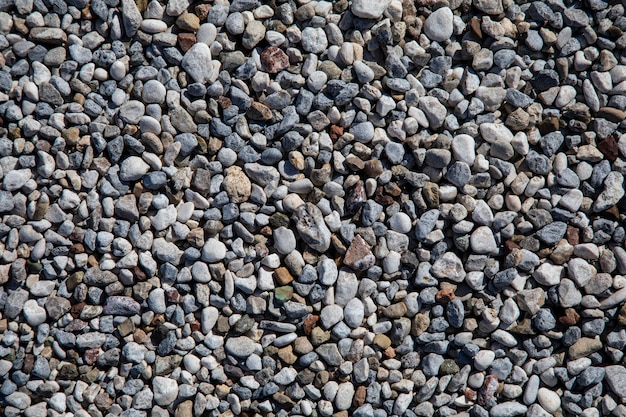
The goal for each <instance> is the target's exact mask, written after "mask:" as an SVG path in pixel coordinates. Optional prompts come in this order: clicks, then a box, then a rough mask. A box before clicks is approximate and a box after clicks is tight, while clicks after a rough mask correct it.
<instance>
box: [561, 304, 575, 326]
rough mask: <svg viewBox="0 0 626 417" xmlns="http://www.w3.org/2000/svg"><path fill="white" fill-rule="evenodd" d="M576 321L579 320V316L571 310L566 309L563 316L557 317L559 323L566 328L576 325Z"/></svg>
mask: <svg viewBox="0 0 626 417" xmlns="http://www.w3.org/2000/svg"><path fill="white" fill-rule="evenodd" d="M578 320H580V316H579V315H578V313H577V312H576V310H574V309H573V308H566V309H565V315H564V316H561V317H559V322H560V323H561V324H564V325H566V326H573V325H575V324H576V323H578Z"/></svg>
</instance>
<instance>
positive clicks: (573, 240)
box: [565, 226, 579, 245]
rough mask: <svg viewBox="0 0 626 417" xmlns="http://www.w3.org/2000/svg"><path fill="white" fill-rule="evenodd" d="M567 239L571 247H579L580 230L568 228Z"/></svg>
mask: <svg viewBox="0 0 626 417" xmlns="http://www.w3.org/2000/svg"><path fill="white" fill-rule="evenodd" d="M565 237H566V238H567V241H568V243H569V244H570V245H578V242H579V236H578V228H576V227H573V226H567V232H566V234H565Z"/></svg>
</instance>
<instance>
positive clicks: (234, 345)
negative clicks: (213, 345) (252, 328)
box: [224, 336, 257, 358]
mask: <svg viewBox="0 0 626 417" xmlns="http://www.w3.org/2000/svg"><path fill="white" fill-rule="evenodd" d="M224 348H225V349H226V352H228V353H230V354H231V355H233V356H237V357H238V358H246V357H248V356H250V355H252V354H253V353H254V352H255V351H256V348H257V345H256V343H254V342H253V341H252V340H251V339H250V338H248V337H245V336H240V337H231V338H228V339H227V340H226V344H225V345H224Z"/></svg>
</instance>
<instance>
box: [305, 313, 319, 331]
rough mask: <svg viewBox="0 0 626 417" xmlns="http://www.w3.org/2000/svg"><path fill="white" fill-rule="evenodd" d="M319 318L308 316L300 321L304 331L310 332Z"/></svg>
mask: <svg viewBox="0 0 626 417" xmlns="http://www.w3.org/2000/svg"><path fill="white" fill-rule="evenodd" d="M319 319H320V317H319V316H309V317H307V318H306V319H305V320H304V323H302V327H303V328H304V333H306V334H311V332H312V331H313V329H314V328H315V324H316V323H317V321H318V320H319Z"/></svg>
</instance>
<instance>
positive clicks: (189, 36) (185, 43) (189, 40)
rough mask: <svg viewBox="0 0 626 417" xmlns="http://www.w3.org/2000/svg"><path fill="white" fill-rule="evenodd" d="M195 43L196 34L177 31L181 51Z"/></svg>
mask: <svg viewBox="0 0 626 417" xmlns="http://www.w3.org/2000/svg"><path fill="white" fill-rule="evenodd" d="M195 43H196V35H194V34H193V33H179V34H178V46H180V49H182V50H183V52H187V51H188V50H189V48H191V47H192V46H193V45H194V44H195Z"/></svg>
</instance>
